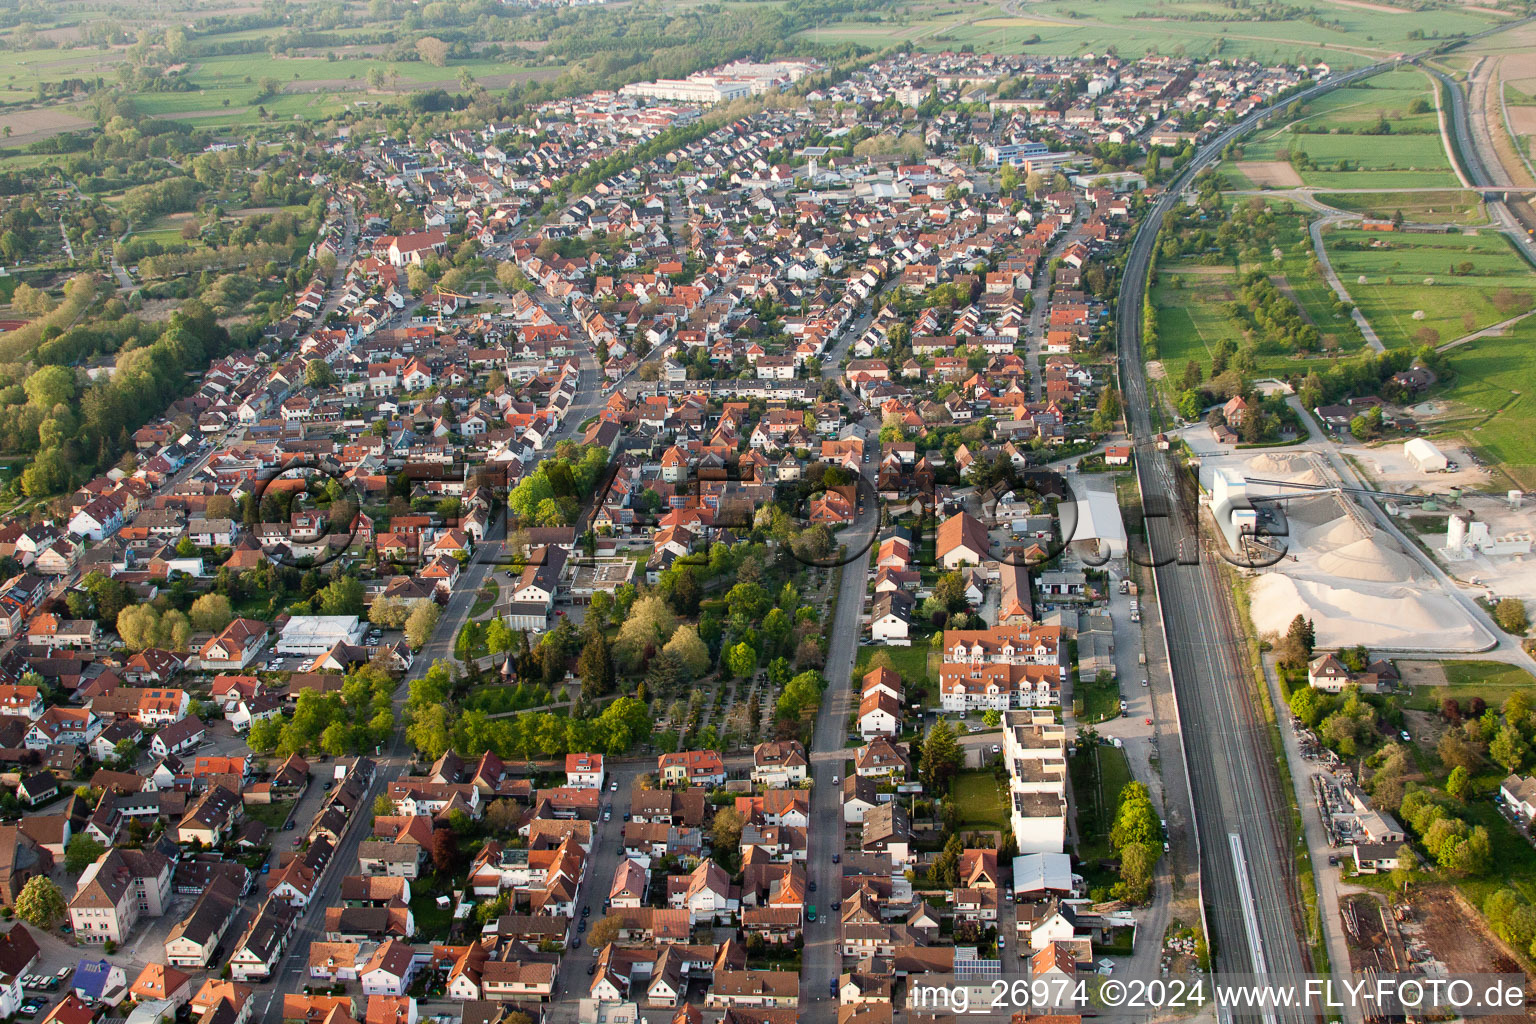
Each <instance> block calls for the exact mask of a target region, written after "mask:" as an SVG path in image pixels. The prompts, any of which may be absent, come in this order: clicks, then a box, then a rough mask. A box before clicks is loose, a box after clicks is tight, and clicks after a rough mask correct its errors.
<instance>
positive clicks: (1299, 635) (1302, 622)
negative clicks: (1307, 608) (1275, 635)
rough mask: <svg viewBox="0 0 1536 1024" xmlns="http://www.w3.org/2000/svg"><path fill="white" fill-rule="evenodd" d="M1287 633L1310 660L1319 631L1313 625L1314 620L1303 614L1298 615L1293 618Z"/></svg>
mask: <svg viewBox="0 0 1536 1024" xmlns="http://www.w3.org/2000/svg"><path fill="white" fill-rule="evenodd" d="M1285 635H1286V637H1287V638H1288V639H1290V640H1292V641H1294V642H1295V644H1296V646H1297V647H1298V648H1300V649H1301V651H1302V652H1303V653H1304V655H1305V657H1306V658H1307V660H1309V661H1310V660H1311V658H1312V651H1313V649H1314V648H1315V647H1316V645H1317V631H1316V630H1315V629H1314V628H1313V626H1312V620H1311V619H1309V618H1306V617H1304V616H1301V615H1298V616H1296V617H1295V618H1294V619H1292V620H1291V624H1290V626H1289V627H1288V628H1287V629H1286V631H1285Z"/></svg>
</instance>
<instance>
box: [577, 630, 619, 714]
mask: <svg viewBox="0 0 1536 1024" xmlns="http://www.w3.org/2000/svg"><path fill="white" fill-rule="evenodd" d="M576 674H577V675H579V676H581V691H582V696H584V697H593V698H596V697H600V696H602V695H603V694H605V693H607V692H608V691H609V690H611V689H613V657H612V655H610V654H609V652H608V638H607V637H606V636H604V635H603V632H602V630H593V631H592V637H591V639H589V640H588V641H587V643H586V646H585V647H583V648H582V649H581V656H580V657H579V658H577V659H576Z"/></svg>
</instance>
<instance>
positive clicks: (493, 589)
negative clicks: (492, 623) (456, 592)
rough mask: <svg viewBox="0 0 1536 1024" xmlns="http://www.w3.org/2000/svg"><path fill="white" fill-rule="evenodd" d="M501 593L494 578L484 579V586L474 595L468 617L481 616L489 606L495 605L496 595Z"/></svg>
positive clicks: (499, 585)
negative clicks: (473, 601)
mask: <svg viewBox="0 0 1536 1024" xmlns="http://www.w3.org/2000/svg"><path fill="white" fill-rule="evenodd" d="M500 592H501V584H499V583H497V582H496V578H495V577H494V576H487V577H486V578H485V585H484V586H483V587H481V588H480V589H479V590H478V591H477V592H476V593H475V603H474V604H472V605H470V607H469V617H470V618H472V619H473V618H475V617H476V616H479V615H483V614H484V613H485V612H486V611H488V610H489V609H490V607H491V605H493V604H495V603H496V595H497V594H498V593H500Z"/></svg>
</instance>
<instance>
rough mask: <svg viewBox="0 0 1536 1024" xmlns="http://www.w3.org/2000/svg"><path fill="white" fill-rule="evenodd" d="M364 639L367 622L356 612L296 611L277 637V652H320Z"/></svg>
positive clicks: (309, 653) (357, 642)
mask: <svg viewBox="0 0 1536 1024" xmlns="http://www.w3.org/2000/svg"><path fill="white" fill-rule="evenodd" d="M362 642H363V623H362V620H361V619H359V618H358V617H357V616H356V615H295V616H294V617H293V618H291V619H289V620H288V624H287V625H286V626H284V627H283V631H282V633H281V634H280V635H279V636H278V638H277V653H278V654H308V655H319V654H324V653H325V652H326V651H329V650H330V649H331V648H332V647H335V646H336V645H337V644H361V643H362Z"/></svg>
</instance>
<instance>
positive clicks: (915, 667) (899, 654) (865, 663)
mask: <svg viewBox="0 0 1536 1024" xmlns="http://www.w3.org/2000/svg"><path fill="white" fill-rule="evenodd" d="M928 650H929V648H928V644H927V642H926V641H922V642H917V643H914V644H913V645H912V646H911V647H880V646H869V647H860V648H859V658H858V664H857V666H856V667H855V668H854V670H853V678H854V681H855V682H857V681H858V680H860V679H862V678H864V674H865V673H866V672H868V671H869V663H870V662H871V661H872V660H873V659H874V657H875V653H876V652H877V651H879V652H883V653H884V654H885V655H886V657H888V658H890V659H891V667H892V668H894V669H895V670H896V671H897V672H899V673H901V677H902V678H903V679H905V680H906V681H907V682H909V683H922V684H924V685H926V684H927V683H929V682H931V680H930V678H929V676H928Z"/></svg>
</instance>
